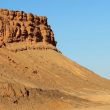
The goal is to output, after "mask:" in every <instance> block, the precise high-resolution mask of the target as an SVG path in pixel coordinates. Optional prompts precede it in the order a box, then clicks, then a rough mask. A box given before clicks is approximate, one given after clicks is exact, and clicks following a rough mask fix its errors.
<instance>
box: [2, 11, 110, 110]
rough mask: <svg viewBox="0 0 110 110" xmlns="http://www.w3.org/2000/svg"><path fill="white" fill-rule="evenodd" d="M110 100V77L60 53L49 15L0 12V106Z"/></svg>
mask: <svg viewBox="0 0 110 110" xmlns="http://www.w3.org/2000/svg"><path fill="white" fill-rule="evenodd" d="M109 101H110V81H109V80H107V79H104V78H102V77H100V76H99V75H97V74H96V73H94V72H92V71H90V70H88V69H87V68H85V67H83V66H81V65H79V64H77V63H76V62H74V61H71V60H70V59H69V58H67V57H65V56H64V55H63V54H62V53H61V52H60V51H58V49H57V48H56V41H55V39H54V34H53V31H52V29H51V27H50V26H49V25H48V23H47V18H46V17H43V16H42V17H39V16H35V15H33V14H31V13H30V14H27V13H25V12H23V11H22V12H20V11H10V10H6V9H1V10H0V110H37V109H38V110H74V109H75V110H76V109H80V108H83V109H85V108H88V107H99V106H105V105H109V104H110V103H109ZM97 110H98V109H97Z"/></svg>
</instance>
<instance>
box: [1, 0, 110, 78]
mask: <svg viewBox="0 0 110 110" xmlns="http://www.w3.org/2000/svg"><path fill="white" fill-rule="evenodd" d="M0 8H7V9H13V10H23V11H26V12H32V13H34V14H38V15H42V16H47V17H48V23H49V24H50V25H51V27H52V29H53V31H54V33H55V38H56V41H57V42H58V45H57V47H58V48H59V49H60V50H61V51H62V53H63V54H64V55H66V56H67V57H69V58H71V59H72V60H74V61H76V62H78V63H79V64H81V65H83V66H85V67H87V68H89V69H90V70H92V71H94V72H96V73H98V74H100V75H101V76H104V77H106V78H109V79H110V76H109V73H110V70H109V65H110V57H109V56H110V51H109V47H110V14H109V12H110V1H109V0H97V1H96V0H90V1H88V0H83V1H82V0H69V1H68V0H65V1H64V0H60V1H59V0H55V1H52V0H47V1H44V0H40V1H36V0H31V1H26V0H23V1H20V0H16V1H12V0H6V1H5V0H4V1H1V3H0Z"/></svg>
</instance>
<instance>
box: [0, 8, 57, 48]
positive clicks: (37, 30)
mask: <svg viewBox="0 0 110 110" xmlns="http://www.w3.org/2000/svg"><path fill="white" fill-rule="evenodd" d="M19 42H24V44H25V43H27V42H28V43H30V44H36V43H43V44H52V45H53V46H56V42H55V40H54V33H53V31H52V29H51V27H50V25H48V23H47V17H45V16H35V15H33V14H32V13H25V12H23V11H11V10H7V9H0V47H3V46H6V45H8V44H10V43H19Z"/></svg>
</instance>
